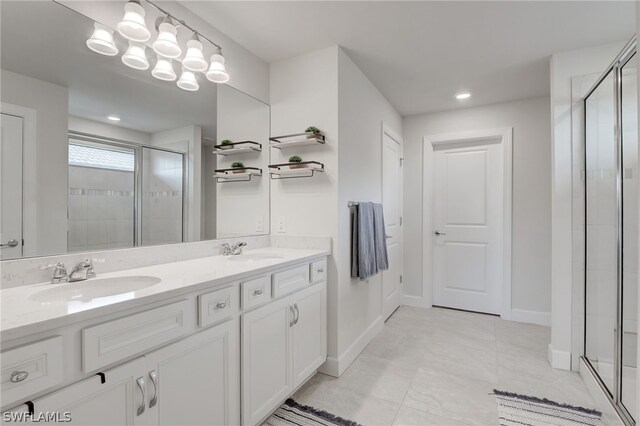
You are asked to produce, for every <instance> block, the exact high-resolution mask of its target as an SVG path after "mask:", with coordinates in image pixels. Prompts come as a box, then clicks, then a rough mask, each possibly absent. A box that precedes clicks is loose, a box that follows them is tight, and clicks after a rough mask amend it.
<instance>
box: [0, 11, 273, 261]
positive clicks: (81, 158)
mask: <svg viewBox="0 0 640 426" xmlns="http://www.w3.org/2000/svg"><path fill="white" fill-rule="evenodd" d="M109 3H110V2H101V3H100V7H109V6H110V5H109ZM143 5H144V2H143ZM71 6H73V2H71ZM111 6H112V7H114V8H115V9H117V11H118V13H120V12H121V11H122V3H120V2H115V3H112V5H111ZM145 7H148V5H147V6H145ZM1 8H2V11H1V12H2V13H1V31H2V37H1V58H0V64H1V68H2V69H1V71H0V72H1V75H0V81H1V91H0V101H1V102H2V108H1V112H2V116H1V120H0V121H1V124H2V137H1V142H2V150H1V166H0V167H1V176H0V178H1V191H2V193H1V198H2V199H1V204H0V208H1V212H0V214H1V218H2V220H1V229H0V233H1V240H0V243H2V248H1V249H0V257H1V259H3V260H6V259H16V258H20V257H31V256H43V255H52V254H62V253H73V252H81V251H89V250H104V249H116V248H128V247H136V246H146V245H157V244H168V243H179V242H189V241H200V240H205V239H215V238H226V237H238V236H244V235H256V234H267V233H269V223H270V220H269V182H268V179H266V178H262V177H261V176H260V173H259V171H265V170H266V167H267V165H268V161H269V159H268V156H269V149H267V148H268V139H269V133H270V132H269V123H270V109H269V106H268V105H266V104H264V103H262V102H260V101H258V100H256V99H254V98H252V97H251V96H248V95H246V94H244V93H242V92H240V91H238V90H236V89H234V88H233V87H231V86H229V85H225V84H215V83H212V82H210V81H208V80H207V79H206V78H205V77H204V75H202V74H198V75H197V76H196V78H197V81H198V83H199V90H197V91H186V90H183V89H181V88H179V87H178V86H177V85H176V81H161V80H158V79H156V78H154V77H152V75H151V73H150V70H151V69H153V67H154V66H155V64H156V62H157V58H156V55H155V54H154V53H153V51H152V50H151V49H147V52H146V57H147V59H148V61H149V63H150V68H149V69H148V70H146V71H141V70H136V69H132V68H130V67H128V66H126V65H125V64H124V63H123V62H122V60H121V55H118V56H112V57H109V56H103V55H100V54H97V53H95V52H93V51H91V50H89V49H88V48H87V45H86V40H87V39H88V38H89V37H90V36H91V34H92V32H93V30H94V20H93V19H89V18H88V17H86V16H84V15H82V14H80V13H78V12H77V11H75V10H73V9H71V8H69V7H66V6H63V5H61V4H59V3H56V2H53V1H33V2H24V1H3V2H2V4H1ZM153 12H154V11H153V10H151V11H148V15H149V14H152V13H153ZM150 22H153V21H152V20H150ZM152 31H153V29H152ZM191 35H192V33H190V34H187V32H185V33H184V34H183V33H179V34H178V39H179V41H180V40H181V38H182V39H184V40H182V41H185V42H186V40H188V37H190V36H191ZM115 42H116V45H117V47H118V49H119V50H120V52H124V51H125V50H126V49H127V44H128V43H127V41H126V40H125V39H123V38H120V36H119V34H118V33H117V32H116V33H115ZM202 43H203V45H204V53H205V57H207V58H208V55H210V54H211V53H213V49H215V46H213V45H208V44H207V41H205V40H203V41H202ZM208 50H209V51H208ZM173 68H174V72H175V73H176V74H177V76H178V77H179V76H180V72H181V65H180V63H179V61H177V60H174V63H173ZM222 141H232V142H234V143H235V142H245V141H246V142H250V143H245V144H236V145H228V143H229V142H225V145H222V146H221V144H222ZM234 163H242V165H243V166H244V167H245V169H244V170H242V169H238V167H236V168H235V169H234V168H233V167H232V166H233V165H234ZM236 166H238V165H237V164H236ZM265 174H266V173H265Z"/></svg>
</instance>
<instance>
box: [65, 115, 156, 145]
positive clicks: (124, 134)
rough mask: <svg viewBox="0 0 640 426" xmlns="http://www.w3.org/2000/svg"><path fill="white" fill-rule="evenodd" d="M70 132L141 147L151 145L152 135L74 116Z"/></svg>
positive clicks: (70, 118) (70, 120) (70, 119)
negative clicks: (116, 140)
mask: <svg viewBox="0 0 640 426" xmlns="http://www.w3.org/2000/svg"><path fill="white" fill-rule="evenodd" d="M69 131H74V132H79V133H87V134H89V135H94V136H102V137H106V138H111V139H118V140H121V141H126V142H131V143H135V144H140V145H149V144H150V142H151V135H150V134H149V133H145V132H140V131H138V130H133V129H126V128H124V127H121V126H116V125H113V124H108V123H101V122H99V121H95V120H88V119H86V118H81V117H75V116H73V115H70V116H69Z"/></svg>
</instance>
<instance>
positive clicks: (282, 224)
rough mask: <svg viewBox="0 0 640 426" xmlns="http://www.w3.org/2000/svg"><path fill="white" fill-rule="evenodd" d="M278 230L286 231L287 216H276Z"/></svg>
mask: <svg viewBox="0 0 640 426" xmlns="http://www.w3.org/2000/svg"><path fill="white" fill-rule="evenodd" d="M278 232H281V233H284V232H287V218H286V217H284V216H280V217H279V218H278Z"/></svg>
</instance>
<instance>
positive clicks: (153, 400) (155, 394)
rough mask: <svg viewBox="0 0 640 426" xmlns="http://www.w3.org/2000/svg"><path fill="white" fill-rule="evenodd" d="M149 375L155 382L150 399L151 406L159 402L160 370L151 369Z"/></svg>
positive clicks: (152, 381)
mask: <svg viewBox="0 0 640 426" xmlns="http://www.w3.org/2000/svg"><path fill="white" fill-rule="evenodd" d="M149 377H150V378H151V383H153V397H152V398H151V400H150V401H149V408H151V407H154V406H155V405H156V404H157V403H158V372H157V371H156V370H153V371H150V372H149Z"/></svg>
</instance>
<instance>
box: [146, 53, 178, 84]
mask: <svg viewBox="0 0 640 426" xmlns="http://www.w3.org/2000/svg"><path fill="white" fill-rule="evenodd" d="M151 75H152V76H154V77H155V78H157V79H158V80H164V81H173V80H175V79H176V72H175V71H174V70H173V61H172V60H171V59H169V58H164V57H162V56H159V55H158V62H157V63H156V66H155V67H154V68H153V71H151Z"/></svg>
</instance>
